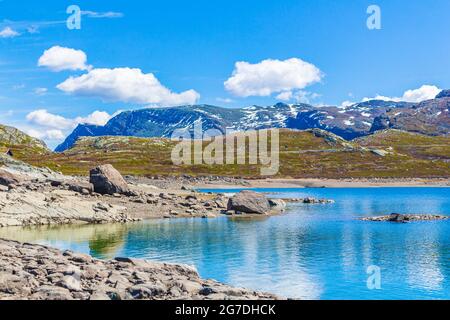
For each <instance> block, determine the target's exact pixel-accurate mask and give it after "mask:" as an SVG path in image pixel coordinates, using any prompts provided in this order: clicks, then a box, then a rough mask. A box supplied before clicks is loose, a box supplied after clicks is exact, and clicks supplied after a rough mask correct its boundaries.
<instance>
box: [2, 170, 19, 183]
mask: <svg viewBox="0 0 450 320" xmlns="http://www.w3.org/2000/svg"><path fill="white" fill-rule="evenodd" d="M23 181H24V178H23V177H21V176H19V175H17V174H12V173H11V172H8V171H5V170H3V169H0V185H2V186H9V185H11V184H15V185H17V184H19V183H21V182H23Z"/></svg>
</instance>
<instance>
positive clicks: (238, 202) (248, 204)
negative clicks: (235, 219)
mask: <svg viewBox="0 0 450 320" xmlns="http://www.w3.org/2000/svg"><path fill="white" fill-rule="evenodd" d="M227 209H228V210H234V211H240V212H244V213H254V214H267V213H269V211H270V205H269V201H268V199H267V197H266V196H265V195H263V194H261V193H257V192H254V191H241V192H239V193H237V194H236V195H234V196H233V197H231V198H230V199H229V200H228V206H227Z"/></svg>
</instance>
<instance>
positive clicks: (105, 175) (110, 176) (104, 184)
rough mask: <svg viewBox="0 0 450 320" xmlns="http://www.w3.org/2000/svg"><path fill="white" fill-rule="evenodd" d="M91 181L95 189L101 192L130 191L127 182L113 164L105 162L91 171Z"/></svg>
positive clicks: (119, 192) (111, 193) (122, 192)
mask: <svg viewBox="0 0 450 320" xmlns="http://www.w3.org/2000/svg"><path fill="white" fill-rule="evenodd" d="M90 183H92V184H93V186H94V191H95V192H97V193H100V194H110V195H113V194H115V193H118V194H124V193H127V192H129V188H128V185H127V182H126V181H125V179H124V178H123V177H122V175H121V174H120V173H119V171H117V170H116V169H115V168H114V167H113V166H112V165H110V164H105V165H102V166H98V167H96V168H94V169H92V170H91V171H90Z"/></svg>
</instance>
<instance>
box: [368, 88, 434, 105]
mask: <svg viewBox="0 0 450 320" xmlns="http://www.w3.org/2000/svg"><path fill="white" fill-rule="evenodd" d="M441 91H442V89H439V88H438V87H436V86H430V85H423V86H421V87H420V88H418V89H413V90H407V91H405V92H404V93H403V96H401V97H386V96H382V95H377V96H375V97H374V98H364V99H363V101H369V100H384V101H395V102H398V101H406V102H422V101H425V100H430V99H434V98H435V97H436V96H437V95H438V94H439V92H441Z"/></svg>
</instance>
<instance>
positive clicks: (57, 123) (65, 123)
mask: <svg viewBox="0 0 450 320" xmlns="http://www.w3.org/2000/svg"><path fill="white" fill-rule="evenodd" d="M26 119H27V121H28V122H29V123H31V124H34V125H37V126H41V127H45V128H50V129H57V130H71V129H73V128H75V127H76V126H77V125H78V124H80V123H86V124H95V125H105V124H106V123H107V122H108V121H109V119H111V115H109V114H108V113H107V112H104V111H94V112H93V113H91V114H90V115H88V116H86V117H76V118H74V119H70V118H65V117H63V116H60V115H56V114H53V113H50V112H48V111H47V110H45V109H40V110H35V111H33V112H30V113H29V114H28V115H27V116H26Z"/></svg>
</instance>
